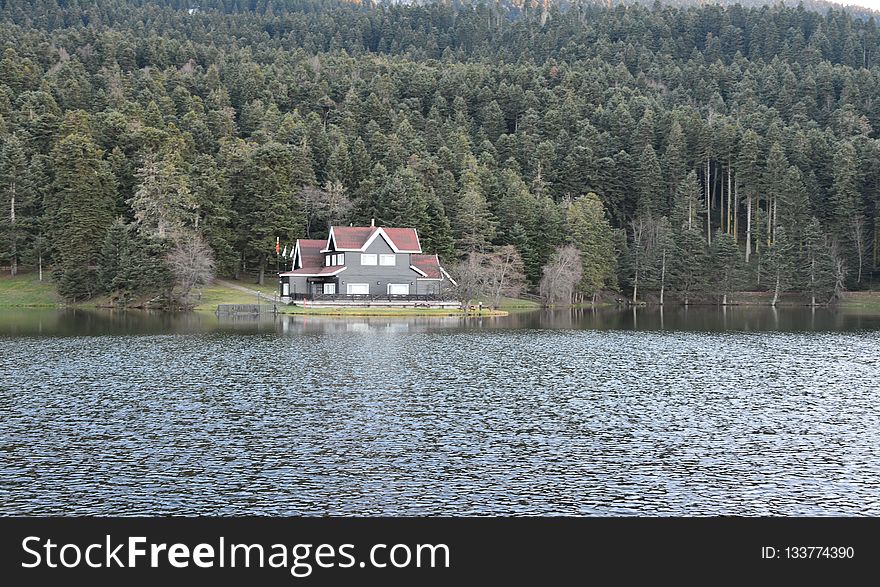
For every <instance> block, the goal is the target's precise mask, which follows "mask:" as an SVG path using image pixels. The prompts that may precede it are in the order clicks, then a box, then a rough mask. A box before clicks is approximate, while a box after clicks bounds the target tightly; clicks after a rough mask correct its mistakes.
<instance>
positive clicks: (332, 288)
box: [324, 283, 336, 294]
mask: <svg viewBox="0 0 880 587" xmlns="http://www.w3.org/2000/svg"><path fill="white" fill-rule="evenodd" d="M324 293H325V294H335V293H336V284H335V283H325V284H324Z"/></svg>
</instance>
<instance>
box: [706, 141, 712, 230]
mask: <svg viewBox="0 0 880 587" xmlns="http://www.w3.org/2000/svg"><path fill="white" fill-rule="evenodd" d="M706 244H709V245H711V244H712V198H711V197H710V194H709V158H708V157H706Z"/></svg>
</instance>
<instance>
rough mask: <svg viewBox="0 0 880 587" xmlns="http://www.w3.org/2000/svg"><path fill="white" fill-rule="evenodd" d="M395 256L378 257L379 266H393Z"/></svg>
mask: <svg viewBox="0 0 880 587" xmlns="http://www.w3.org/2000/svg"><path fill="white" fill-rule="evenodd" d="M396 258H397V255H379V265H385V266H389V265H394V263H395V259H396Z"/></svg>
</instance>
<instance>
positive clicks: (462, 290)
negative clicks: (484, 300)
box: [451, 253, 487, 310]
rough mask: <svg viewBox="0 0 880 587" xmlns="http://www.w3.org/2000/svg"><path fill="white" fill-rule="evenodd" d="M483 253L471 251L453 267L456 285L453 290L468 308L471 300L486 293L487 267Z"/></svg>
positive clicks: (463, 306) (464, 308) (463, 305)
mask: <svg viewBox="0 0 880 587" xmlns="http://www.w3.org/2000/svg"><path fill="white" fill-rule="evenodd" d="M485 257H486V255H484V254H483V253H470V254H469V255H468V256H467V257H466V258H465V259H464V260H463V261H460V262H459V263H458V264H457V265H455V266H454V267H453V268H452V275H453V276H454V277H455V282H456V285H455V286H454V287H453V288H452V290H451V292H452V294H453V295H454V296H455V299H456V300H458V302H459V303H460V304H461V309H462V310H466V309H467V307H468V306H469V305H470V303H471V301H472V300H474V299H475V298H478V297H482V296H483V295H485V293H486V283H487V279H486V272H487V270H486V267H485V265H484V263H485Z"/></svg>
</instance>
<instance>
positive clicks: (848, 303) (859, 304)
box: [838, 291, 880, 312]
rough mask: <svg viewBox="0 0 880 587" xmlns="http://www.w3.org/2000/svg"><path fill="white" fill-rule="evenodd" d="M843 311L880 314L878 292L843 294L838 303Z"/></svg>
mask: <svg viewBox="0 0 880 587" xmlns="http://www.w3.org/2000/svg"><path fill="white" fill-rule="evenodd" d="M838 307H839V308H841V309H843V310H858V311H862V312H880V292H876V291H870V292H868V291H866V292H852V293H845V294H843V299H841V300H840V302H839V303H838Z"/></svg>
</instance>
